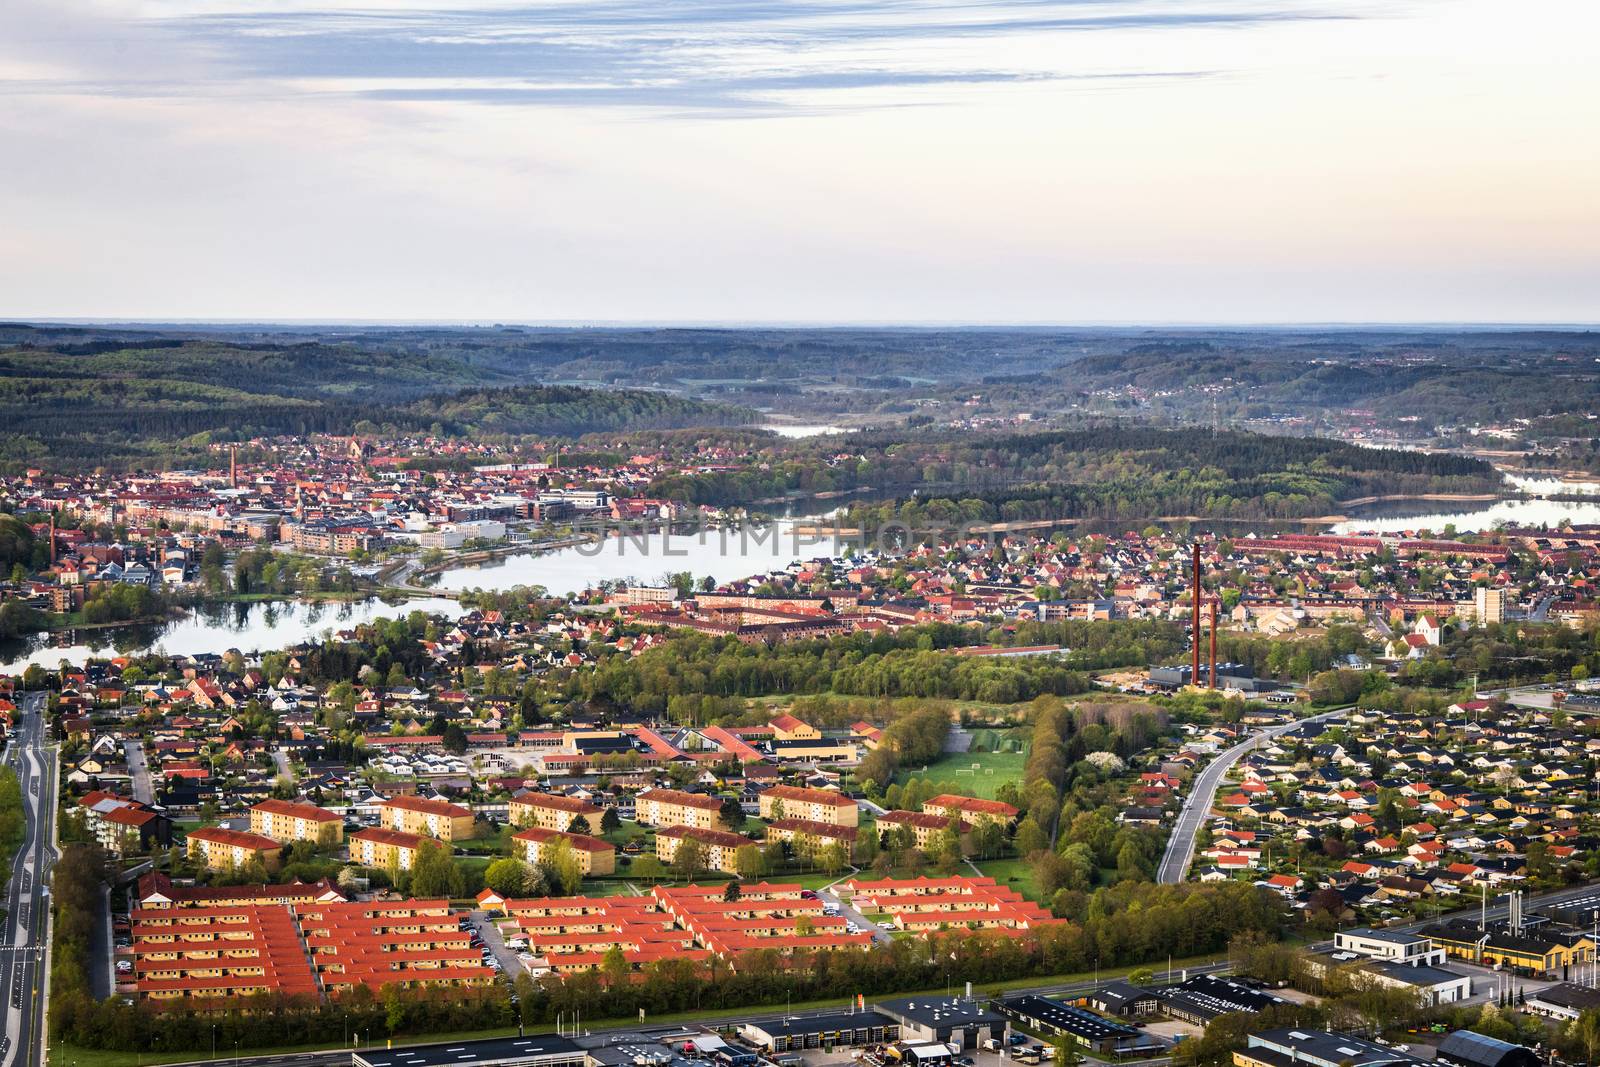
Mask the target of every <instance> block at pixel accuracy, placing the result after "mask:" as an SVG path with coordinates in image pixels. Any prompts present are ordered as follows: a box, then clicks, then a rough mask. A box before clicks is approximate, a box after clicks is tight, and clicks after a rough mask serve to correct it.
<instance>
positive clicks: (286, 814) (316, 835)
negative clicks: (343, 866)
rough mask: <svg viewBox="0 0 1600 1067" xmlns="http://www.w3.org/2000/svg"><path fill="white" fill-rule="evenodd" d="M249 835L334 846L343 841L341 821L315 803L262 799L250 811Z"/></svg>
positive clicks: (342, 823)
mask: <svg viewBox="0 0 1600 1067" xmlns="http://www.w3.org/2000/svg"><path fill="white" fill-rule="evenodd" d="M250 832H251V833H253V834H261V835H262V836H264V837H270V838H273V839H275V840H278V841H310V842H312V843H313V844H317V845H337V844H339V843H341V842H342V841H344V820H343V819H342V818H340V817H339V816H337V815H335V814H334V813H333V812H331V811H329V810H327V809H326V808H319V807H317V806H316V805H315V804H302V803H298V802H296V801H292V800H263V801H262V802H261V803H259V804H257V805H255V807H253V808H251V809H250Z"/></svg>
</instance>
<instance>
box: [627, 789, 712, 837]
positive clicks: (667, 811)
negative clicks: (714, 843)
mask: <svg viewBox="0 0 1600 1067" xmlns="http://www.w3.org/2000/svg"><path fill="white" fill-rule="evenodd" d="M634 819H635V820H636V821H637V822H639V823H641V824H643V825H645V826H658V827H665V826H694V827H698V828H700V829H702V830H726V829H727V824H726V823H725V822H723V821H722V801H720V800H718V799H717V798H716V797H712V796H707V795H706V794H704V793H685V792H683V791H681V790H678V789H646V790H645V791H644V792H643V793H640V794H639V796H638V798H637V800H635V802H634Z"/></svg>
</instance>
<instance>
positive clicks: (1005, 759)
mask: <svg viewBox="0 0 1600 1067" xmlns="http://www.w3.org/2000/svg"><path fill="white" fill-rule="evenodd" d="M1027 762H1028V757H1027V756H1026V755H1025V754H1023V753H1021V752H956V753H946V754H945V755H944V756H943V757H941V758H940V759H938V760H935V761H934V762H933V763H930V764H928V765H927V767H925V768H924V767H902V768H901V769H900V772H899V773H898V774H896V775H895V781H897V782H899V783H900V784H901V785H904V784H905V783H906V781H907V780H908V779H911V778H932V779H933V780H934V781H936V782H953V783H954V784H955V785H956V786H957V787H958V788H959V789H961V790H962V792H965V793H970V794H972V795H973V796H975V797H983V798H985V799H988V800H993V799H994V792H995V790H996V789H999V788H1000V783H1001V782H1007V781H1014V782H1016V783H1017V785H1018V786H1020V785H1021V784H1022V768H1023V765H1024V764H1026V763H1027Z"/></svg>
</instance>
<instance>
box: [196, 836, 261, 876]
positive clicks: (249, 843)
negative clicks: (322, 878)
mask: <svg viewBox="0 0 1600 1067" xmlns="http://www.w3.org/2000/svg"><path fill="white" fill-rule="evenodd" d="M187 847H188V853H189V858H190V859H194V860H199V861H201V862H202V863H204V864H205V865H206V867H207V868H208V869H210V870H213V871H232V870H238V869H239V868H241V867H244V866H245V865H246V864H248V863H249V862H250V861H251V860H253V859H257V858H259V859H260V860H261V862H262V864H263V865H264V866H265V867H266V869H267V871H268V872H269V873H270V872H272V871H276V870H277V869H278V861H279V859H281V858H282V856H283V846H282V845H280V844H279V843H278V842H276V841H274V840H273V839H272V838H270V837H264V836H262V835H261V834H251V833H245V832H244V831H242V830H224V829H223V828H222V827H220V826H203V827H201V828H199V829H198V830H190V831H189V836H188V839H187Z"/></svg>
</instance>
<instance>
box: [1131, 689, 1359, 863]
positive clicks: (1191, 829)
mask: <svg viewBox="0 0 1600 1067" xmlns="http://www.w3.org/2000/svg"><path fill="white" fill-rule="evenodd" d="M1349 711H1350V708H1335V709H1334V710H1333V711H1325V712H1323V713H1322V714H1320V715H1313V716H1311V717H1309V718H1305V719H1299V720H1296V721H1295V722H1289V723H1283V724H1282V725H1280V726H1269V727H1267V728H1266V729H1264V730H1258V731H1256V732H1255V733H1253V734H1251V735H1250V737H1249V738H1248V739H1246V740H1244V741H1241V742H1239V743H1238V744H1237V745H1234V746H1233V747H1232V748H1229V749H1224V750H1223V751H1222V752H1220V753H1218V754H1217V756H1216V758H1215V759H1213V760H1212V761H1211V762H1210V763H1208V764H1206V767H1205V770H1203V771H1201V772H1200V773H1199V775H1197V776H1196V777H1195V780H1194V781H1193V782H1192V783H1190V786H1189V798H1188V799H1187V800H1185V801H1184V803H1183V810H1182V811H1180V812H1179V813H1178V821H1177V822H1176V823H1175V824H1174V825H1173V827H1172V836H1171V837H1169V838H1167V851H1166V853H1165V854H1164V855H1163V856H1162V857H1161V866H1160V867H1159V868H1157V870H1156V881H1158V882H1164V883H1166V884H1168V885H1175V884H1177V883H1179V882H1181V881H1183V880H1184V878H1186V877H1187V876H1188V874H1189V864H1190V863H1191V862H1192V861H1193V859H1194V839H1195V835H1196V834H1198V833H1199V832H1200V828H1201V827H1202V826H1204V825H1205V821H1206V816H1207V815H1208V814H1209V813H1210V812H1211V805H1212V804H1213V803H1215V801H1216V798H1217V787H1218V786H1220V785H1221V784H1222V780H1223V778H1225V777H1226V776H1227V773H1228V768H1230V767H1232V766H1233V765H1234V764H1235V763H1236V762H1238V760H1239V757H1240V756H1243V755H1244V754H1245V753H1246V752H1249V751H1250V750H1251V749H1253V748H1255V747H1256V746H1257V745H1258V744H1260V743H1261V742H1262V741H1263V740H1265V739H1266V738H1271V737H1281V736H1283V735H1284V734H1287V733H1292V732H1294V731H1295V730H1298V729H1299V728H1300V727H1302V726H1305V725H1306V724H1308V723H1315V722H1326V721H1328V720H1329V719H1336V718H1339V717H1341V716H1343V715H1345V714H1346V713H1348V712H1349Z"/></svg>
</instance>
